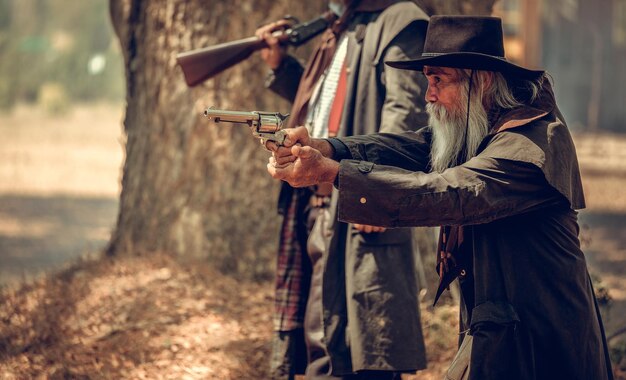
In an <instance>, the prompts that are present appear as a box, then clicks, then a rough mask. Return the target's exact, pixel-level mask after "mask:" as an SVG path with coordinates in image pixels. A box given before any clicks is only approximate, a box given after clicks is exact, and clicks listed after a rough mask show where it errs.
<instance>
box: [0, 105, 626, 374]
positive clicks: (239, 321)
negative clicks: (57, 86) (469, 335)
mask: <svg viewBox="0 0 626 380" xmlns="http://www.w3.org/2000/svg"><path fill="white" fill-rule="evenodd" d="M31 111H32V110H28V109H22V110H18V111H17V113H15V114H14V115H13V116H0V133H2V134H3V136H4V139H3V141H1V142H0V264H1V265H0V277H1V278H0V280H1V281H0V380H5V379H7V380H8V379H30V378H35V379H66V378H76V379H220V380H222V379H224V380H226V379H244V380H246V379H251V380H252V379H267V374H268V368H267V367H268V364H267V363H268V357H269V353H270V344H269V339H270V336H271V326H272V323H271V307H272V297H273V295H272V285H271V283H268V282H261V283H258V282H252V281H243V280H238V279H235V278H232V277H229V276H225V275H223V274H220V273H218V272H216V271H214V270H213V269H211V268H210V266H209V265H208V264H207V263H205V262H198V261H191V260H188V259H184V258H173V257H171V256H168V255H166V254H153V255H150V256H137V257H118V258H113V259H112V258H106V257H101V256H100V255H99V254H98V252H99V251H100V250H101V248H102V246H103V245H104V244H106V241H107V238H108V233H110V229H111V227H112V225H113V224H114V222H115V212H116V210H115V208H116V207H117V203H116V199H115V198H116V196H117V193H118V191H119V185H118V183H119V182H118V180H119V170H120V169H119V167H120V164H121V160H122V157H123V150H122V148H121V147H122V143H123V139H122V138H120V128H119V123H120V120H121V117H120V115H121V114H120V112H119V110H112V109H110V108H107V107H104V108H102V107H95V108H94V107H91V108H84V109H78V110H77V111H76V112H74V113H73V114H72V115H71V116H67V117H66V118H65V119H63V118H61V119H52V120H47V121H45V124H43V123H44V122H42V121H41V120H42V117H41V115H37V114H36V113H34V112H31ZM33 125H39V128H35V127H32V126H33ZM42 125H43V126H44V127H45V128H42ZM87 125H88V126H89V129H85V126H87ZM575 141H576V146H577V149H578V153H579V158H580V163H581V169H582V173H583V183H584V186H585V193H586V197H587V204H588V208H587V209H586V210H584V211H583V212H581V215H580V216H581V226H582V234H581V236H582V240H583V246H584V248H585V252H586V254H587V260H588V263H589V268H590V272H591V273H592V274H593V275H594V276H595V277H597V278H599V280H600V284H601V285H602V286H604V287H605V288H606V289H607V290H608V292H609V295H610V297H611V298H612V301H611V305H610V307H609V308H603V313H604V319H605V322H606V325H607V332H608V334H609V335H612V334H613V333H615V332H616V331H618V330H619V329H620V328H622V327H624V326H626V276H625V275H624V274H625V273H626V231H625V228H626V192H625V191H624V190H623V189H624V188H626V137H625V136H620V135H612V134H602V135H592V134H576V135H575ZM93 168H96V170H94V169H93ZM42 210H45V211H46V212H47V214H45V215H41V211H42ZM81 239H83V240H81ZM51 249H52V250H53V251H51ZM80 250H82V251H83V252H84V253H88V254H89V255H87V256H89V257H87V258H83V259H79V260H76V259H70V258H69V256H63V255H64V254H66V253H67V252H69V251H71V252H74V253H72V255H74V256H72V257H76V254H75V252H79V251H80ZM50 256H51V257H50ZM57 256H59V257H64V262H65V263H66V264H65V266H64V267H63V269H58V268H59V267H60V266H61V265H62V263H61V262H56V261H54V258H55V257H57ZM83 256H84V255H83ZM68 262H70V264H67V263H68ZM20 266H22V267H23V268H22V269H20ZM46 266H49V267H50V268H57V269H55V270H53V271H51V270H47V271H46V273H47V274H46V275H44V276H30V275H26V274H28V273H30V272H29V270H31V269H33V268H34V269H36V271H34V272H32V273H36V272H37V273H38V272H41V271H42V270H44V268H46ZM21 276H22V277H25V278H26V279H27V280H23V281H20V280H19V278H20V277H21ZM6 279H9V280H10V281H5V280H6ZM444 301H446V302H444V303H443V304H439V305H438V306H437V307H436V308H432V307H431V306H430V303H431V301H430V299H429V297H426V299H425V300H424V302H423V303H422V305H421V311H422V324H423V327H424V331H425V338H426V345H427V350H428V352H427V354H428V359H429V367H428V369H427V370H425V371H421V372H420V373H419V375H417V376H407V377H406V379H411V380H417V379H426V380H427V379H441V378H442V373H443V371H444V369H445V368H446V367H447V365H448V364H449V362H450V360H451V358H452V356H453V354H454V346H455V342H456V334H455V332H456V329H457V327H456V326H457V323H458V318H457V311H456V308H455V307H454V306H453V305H452V302H451V301H450V299H449V298H448V299H446V300H444ZM611 343H612V346H613V347H614V348H615V352H616V353H617V354H616V355H617V356H616V358H617V362H616V363H614V364H616V367H617V371H618V378H619V379H626V375H625V374H624V372H622V371H624V370H626V343H624V335H621V336H618V337H616V338H615V339H614V340H612V342H611ZM620 349H621V350H622V351H621V352H620V351H619V350H620ZM619 368H621V370H620V369H619Z"/></svg>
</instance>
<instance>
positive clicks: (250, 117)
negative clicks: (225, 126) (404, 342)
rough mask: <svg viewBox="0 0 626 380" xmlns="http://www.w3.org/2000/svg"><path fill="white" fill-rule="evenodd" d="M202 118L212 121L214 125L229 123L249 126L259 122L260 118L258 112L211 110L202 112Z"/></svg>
mask: <svg viewBox="0 0 626 380" xmlns="http://www.w3.org/2000/svg"><path fill="white" fill-rule="evenodd" d="M204 116H206V117H208V118H209V120H214V121H215V122H216V123H219V122H220V121H226V122H229V123H245V124H251V123H252V122H255V121H259V118H260V116H259V114H258V112H240V111H227V110H217V109H213V108H207V109H206V110H205V111H204Z"/></svg>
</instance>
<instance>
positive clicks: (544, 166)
mask: <svg viewBox="0 0 626 380" xmlns="http://www.w3.org/2000/svg"><path fill="white" fill-rule="evenodd" d="M388 64H389V65H391V66H393V67H396V68H401V69H407V70H421V71H423V73H424V75H425V76H426V78H427V79H428V85H429V86H428V90H427V92H426V100H427V101H428V103H429V104H428V106H427V110H428V112H429V113H430V126H429V127H426V128H423V129H421V130H419V131H417V132H407V133H403V134H377V135H369V136H354V137H348V138H341V139H312V138H310V137H309V136H308V134H307V133H306V130H304V129H302V128H299V129H296V130H294V131H292V132H290V133H289V140H288V141H287V142H286V144H285V147H280V148H278V147H276V146H275V145H270V146H268V147H269V148H270V149H272V150H273V151H274V154H273V157H271V158H270V163H269V164H268V171H269V172H270V174H271V175H272V176H273V177H275V178H279V179H283V180H286V181H288V182H289V183H290V184H291V185H292V186H296V187H297V186H307V185H310V184H312V183H319V182H329V183H334V184H335V186H336V187H337V188H338V189H339V212H338V217H339V219H340V220H343V221H347V222H351V223H359V222H362V221H365V220H367V221H369V222H370V223H375V224H377V225H381V226H386V227H389V228H393V227H405V226H433V225H440V226H442V227H441V233H440V242H439V253H438V269H439V273H440V286H439V291H438V292H437V297H436V298H438V297H439V295H440V294H441V292H442V291H443V290H444V289H445V288H446V287H447V286H448V285H449V284H450V282H451V281H453V280H454V279H456V278H458V279H459V281H460V286H461V291H462V304H461V324H460V325H461V326H460V327H461V331H462V332H466V334H464V336H465V338H464V344H462V345H461V348H462V350H463V351H465V350H466V349H467V350H469V351H471V353H466V355H465V356H457V358H458V360H457V361H455V362H456V364H457V365H458V364H459V363H461V364H462V363H463V362H464V358H466V363H465V365H464V366H461V368H460V369H459V368H454V370H455V371H457V373H460V374H463V373H464V372H465V376H466V377H469V378H470V379H474V380H479V379H480V380H491V379H493V380H496V379H498V380H499V379H507V380H508V379H524V380H528V379H580V380H583V379H612V378H613V374H612V370H611V363H610V359H609V355H608V349H607V344H606V338H605V334H604V330H603V326H602V320H601V317H600V313H599V309H598V306H597V302H596V299H595V296H594V292H593V288H592V284H591V280H590V278H589V275H588V271H587V266H586V263H585V257H584V254H583V253H582V251H581V249H580V242H579V239H578V232H579V226H578V223H577V213H576V211H575V210H577V209H581V208H584V206H585V202H584V197H583V191H582V185H581V179H580V173H579V168H578V162H577V158H576V152H575V149H574V144H573V142H572V139H571V136H570V133H569V131H568V129H567V126H566V124H565V121H564V118H563V116H562V115H561V113H560V111H559V110H558V107H557V106H556V101H555V99H554V94H553V92H552V88H551V84H550V80H549V78H548V77H547V74H546V73H545V72H544V71H541V70H529V69H526V68H523V67H520V66H517V65H515V64H512V63H510V62H508V61H507V60H506V59H505V58H504V47H503V40H502V25H501V20H500V19H498V18H493V17H474V16H436V17H432V18H431V20H430V24H429V27H428V32H427V35H426V42H425V46H424V53H423V54H422V57H421V58H418V59H415V60H411V61H401V62H398V61H396V62H388ZM296 144H297V145H296ZM289 147H290V148H289ZM330 157H332V158H334V160H333V159H330ZM435 302H436V300H435Z"/></svg>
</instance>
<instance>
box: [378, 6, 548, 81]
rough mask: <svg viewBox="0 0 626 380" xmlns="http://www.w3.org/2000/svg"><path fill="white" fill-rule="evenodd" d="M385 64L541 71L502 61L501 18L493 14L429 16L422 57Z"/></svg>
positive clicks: (532, 74)
mask: <svg viewBox="0 0 626 380" xmlns="http://www.w3.org/2000/svg"><path fill="white" fill-rule="evenodd" d="M385 63H386V64H387V65H389V66H391V67H395V68H398V69H405V70H418V71H421V70H422V69H423V68H424V66H440V67H454V68H459V69H473V70H486V71H498V72H501V73H502V74H504V75H506V76H509V75H510V76H514V77H521V78H525V79H535V78H538V77H540V76H541V75H543V74H544V71H543V70H530V69H526V68H524V67H521V66H518V65H515V64H513V63H511V62H509V61H507V60H506V58H505V57H504V42H503V38H502V20H500V19H499V18H497V17H479V16H432V17H431V18H430V22H429V24H428V31H427V32H426V42H425V43H424V51H423V53H422V57H421V58H418V59H414V60H410V61H387V62H385Z"/></svg>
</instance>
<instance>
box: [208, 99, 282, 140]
mask: <svg viewBox="0 0 626 380" xmlns="http://www.w3.org/2000/svg"><path fill="white" fill-rule="evenodd" d="M204 116H206V117H208V118H209V120H214V121H215V122H216V123H219V122H222V121H225V122H229V123H243V124H248V126H249V127H250V128H251V129H252V135H253V136H254V137H256V138H259V139H262V140H265V141H274V142H276V144H278V145H283V141H285V137H286V134H285V131H283V130H282V129H283V122H284V121H285V119H286V118H287V117H289V114H286V115H283V114H280V113H278V112H265V111H251V112H240V111H226V110H218V109H214V108H213V107H209V108H207V109H206V110H205V111H204Z"/></svg>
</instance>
